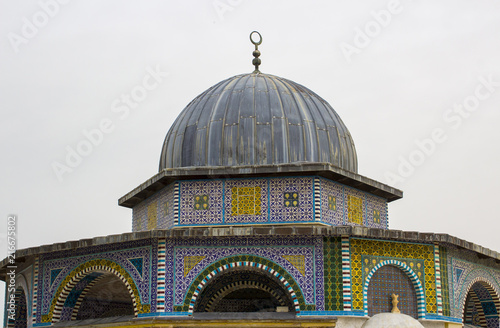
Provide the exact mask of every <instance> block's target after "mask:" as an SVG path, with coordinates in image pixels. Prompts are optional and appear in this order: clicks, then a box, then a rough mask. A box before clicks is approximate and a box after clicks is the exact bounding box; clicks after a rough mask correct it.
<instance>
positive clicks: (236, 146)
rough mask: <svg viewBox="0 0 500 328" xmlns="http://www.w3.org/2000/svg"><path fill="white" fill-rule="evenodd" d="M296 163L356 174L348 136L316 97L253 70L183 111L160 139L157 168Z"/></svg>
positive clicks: (190, 104)
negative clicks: (338, 168) (331, 167)
mask: <svg viewBox="0 0 500 328" xmlns="http://www.w3.org/2000/svg"><path fill="white" fill-rule="evenodd" d="M299 162H309V163H331V164H333V165H335V166H338V167H340V168H342V169H344V170H348V171H351V172H355V173H357V170H358V163H357V157H356V149H355V147H354V142H353V140H352V137H351V134H350V133H349V131H348V130H347V128H346V126H345V125H344V123H343V122H342V120H341V119H340V117H339V115H338V114H337V113H336V112H335V111H334V110H333V108H332V107H331V106H330V105H329V104H328V103H327V102H326V101H325V100H324V99H323V98H321V97H320V96H318V95H317V94H315V93H314V92H312V91H311V90H309V89H307V88H306V87H304V86H302V85H300V84H298V83H295V82H293V81H290V80H287V79H284V78H281V77H277V76H273V75H267V74H262V73H260V72H257V73H255V72H254V73H250V74H243V75H237V76H234V77H231V78H229V79H227V80H224V81H222V82H219V83H217V84H216V85H214V86H213V87H211V88H210V89H208V90H207V91H205V92H203V93H202V94H200V95H199V96H198V97H196V98H195V99H194V100H193V101H191V103H189V104H188V105H187V106H186V108H185V109H184V110H183V111H182V112H181V113H180V115H179V116H178V117H177V119H176V120H175V122H174V124H173V125H172V127H171V128H170V130H169V131H168V133H167V136H166V137H165V141H164V143H163V148H162V152H161V158H160V171H162V170H164V169H168V168H181V167H224V166H248V165H250V166H258V165H278V164H291V163H299Z"/></svg>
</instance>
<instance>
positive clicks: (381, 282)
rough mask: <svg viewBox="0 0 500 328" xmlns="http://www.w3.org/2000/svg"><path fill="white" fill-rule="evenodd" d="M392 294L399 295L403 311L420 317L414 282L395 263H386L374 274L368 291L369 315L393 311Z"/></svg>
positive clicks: (399, 305) (416, 317)
mask: <svg viewBox="0 0 500 328" xmlns="http://www.w3.org/2000/svg"><path fill="white" fill-rule="evenodd" d="M392 294H396V295H399V298H398V300H399V303H398V308H399V310H400V311H401V313H404V314H406V315H409V316H411V317H413V318H415V319H418V314H417V295H416V294H415V288H414V286H413V283H412V281H411V280H410V278H408V275H407V274H406V273H404V272H403V271H402V270H401V269H400V268H398V267H396V266H393V265H384V266H382V267H380V268H379V269H378V270H377V271H375V273H374V274H373V276H372V278H371V280H370V283H369V285H368V291H367V313H368V315H369V316H370V317H371V316H374V315H375V314H378V313H387V312H391V310H392V303H391V295H392ZM424 312H425V311H424Z"/></svg>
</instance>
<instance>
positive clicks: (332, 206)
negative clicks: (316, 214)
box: [328, 196, 337, 211]
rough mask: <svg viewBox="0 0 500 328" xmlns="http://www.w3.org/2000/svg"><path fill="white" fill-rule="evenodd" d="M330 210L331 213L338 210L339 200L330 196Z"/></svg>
mask: <svg viewBox="0 0 500 328" xmlns="http://www.w3.org/2000/svg"><path fill="white" fill-rule="evenodd" d="M328 209H329V210H330V211H336V210H337V199H336V198H335V197H333V196H328Z"/></svg>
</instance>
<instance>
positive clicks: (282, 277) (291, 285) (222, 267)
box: [174, 256, 306, 313]
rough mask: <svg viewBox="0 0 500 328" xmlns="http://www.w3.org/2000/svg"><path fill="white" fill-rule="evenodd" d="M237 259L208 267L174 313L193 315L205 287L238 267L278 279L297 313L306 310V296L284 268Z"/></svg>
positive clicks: (259, 259)
mask: <svg viewBox="0 0 500 328" xmlns="http://www.w3.org/2000/svg"><path fill="white" fill-rule="evenodd" d="M236 258H237V256H232V257H228V258H224V259H221V260H219V261H217V262H214V263H212V264H210V265H208V266H207V267H206V268H205V269H204V270H203V271H201V272H200V273H199V274H198V276H197V277H196V278H195V279H194V280H193V282H192V283H191V285H190V287H189V289H188V292H187V293H186V295H185V298H184V303H183V305H181V306H175V307H174V311H176V312H177V311H183V312H188V313H193V311H194V305H195V303H196V300H197V298H198V296H199V295H200V292H201V290H202V289H203V287H204V286H205V285H206V284H207V283H208V282H209V281H210V280H211V279H213V278H214V277H215V276H217V275H219V274H221V273H222V272H224V271H226V270H228V269H232V268H237V267H242V268H245V267H248V268H251V269H253V270H260V271H262V272H266V273H267V274H271V275H273V276H274V277H276V278H278V279H279V281H280V282H281V284H282V286H283V288H284V289H285V290H287V291H288V292H289V293H290V297H291V298H292V300H293V302H294V307H295V311H296V313H300V311H301V310H304V309H306V304H305V300H304V296H303V294H302V292H301V290H300V287H299V285H298V284H297V282H296V281H295V280H294V279H293V277H292V276H291V275H290V274H289V273H288V272H287V271H286V270H285V269H284V268H282V267H281V266H279V265H278V264H276V263H274V262H272V261H270V260H267V259H264V258H260V257H256V256H253V257H252V261H237V260H236Z"/></svg>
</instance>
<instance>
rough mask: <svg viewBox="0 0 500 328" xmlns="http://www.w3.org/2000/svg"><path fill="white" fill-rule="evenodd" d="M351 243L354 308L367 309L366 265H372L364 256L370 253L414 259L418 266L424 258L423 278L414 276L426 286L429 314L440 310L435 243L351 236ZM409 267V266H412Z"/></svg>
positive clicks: (397, 258) (402, 260)
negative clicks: (364, 300) (365, 299)
mask: <svg viewBox="0 0 500 328" xmlns="http://www.w3.org/2000/svg"><path fill="white" fill-rule="evenodd" d="M350 245H351V288H352V303H353V305H352V306H353V310H363V309H364V303H363V286H364V285H365V281H364V280H363V279H366V278H363V277H364V275H365V274H366V270H365V269H366V267H367V266H368V265H370V261H368V264H367V263H365V262H364V259H363V258H362V257H363V255H369V256H372V257H376V258H378V259H379V261H380V262H382V261H386V260H397V261H399V262H401V263H404V262H407V263H409V262H411V261H413V262H414V264H413V265H414V267H415V268H417V269H418V263H422V261H423V277H418V276H417V274H415V278H416V279H418V280H419V281H421V283H422V285H424V291H425V292H424V294H425V304H426V307H425V310H426V311H427V313H431V314H436V313H437V300H436V274H435V263H434V247H433V245H426V244H413V243H400V242H391V241H381V240H369V239H357V238H356V239H355V238H352V239H351V240H350ZM417 260H421V261H417ZM408 268H410V266H409V265H408ZM410 269H411V268H410ZM403 271H404V270H403ZM412 271H413V270H412ZM417 271H418V270H417ZM421 275H422V274H421ZM417 295H418V290H417Z"/></svg>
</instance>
